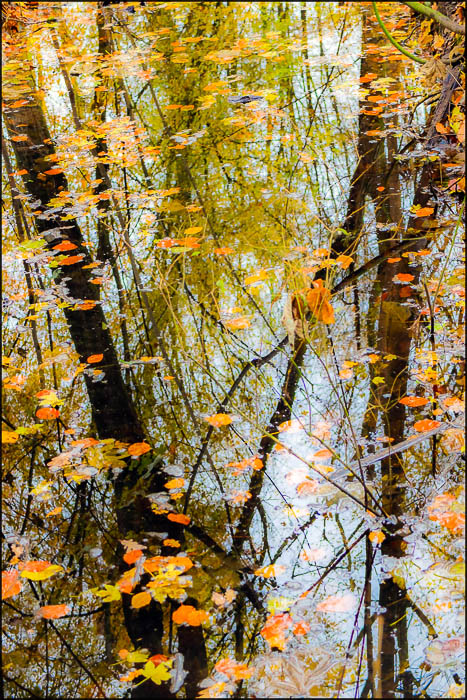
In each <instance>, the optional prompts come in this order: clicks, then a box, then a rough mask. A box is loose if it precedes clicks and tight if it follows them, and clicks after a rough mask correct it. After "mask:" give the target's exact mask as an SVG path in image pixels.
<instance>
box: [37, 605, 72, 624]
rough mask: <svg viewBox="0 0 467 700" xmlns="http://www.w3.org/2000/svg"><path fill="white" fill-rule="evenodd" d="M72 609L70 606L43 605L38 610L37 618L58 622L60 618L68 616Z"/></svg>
mask: <svg viewBox="0 0 467 700" xmlns="http://www.w3.org/2000/svg"><path fill="white" fill-rule="evenodd" d="M70 610H71V608H70V606H69V605H66V604H62V605H43V606H42V607H41V608H39V609H38V610H36V615H37V617H43V618H45V619H46V620H58V618H59V617H63V616H64V615H68V613H69V612H70Z"/></svg>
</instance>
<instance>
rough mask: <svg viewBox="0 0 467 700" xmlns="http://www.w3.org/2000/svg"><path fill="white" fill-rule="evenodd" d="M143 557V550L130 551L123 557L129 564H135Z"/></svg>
mask: <svg viewBox="0 0 467 700" xmlns="http://www.w3.org/2000/svg"><path fill="white" fill-rule="evenodd" d="M142 556H143V551H142V550H141V549H130V551H129V552H127V553H126V554H124V555H123V561H125V562H126V563H127V564H134V563H135V561H138V559H141V557H142Z"/></svg>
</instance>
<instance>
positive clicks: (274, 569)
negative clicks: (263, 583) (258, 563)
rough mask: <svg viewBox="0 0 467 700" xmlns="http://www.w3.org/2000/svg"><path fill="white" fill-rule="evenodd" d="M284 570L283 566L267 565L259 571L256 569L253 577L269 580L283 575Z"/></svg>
mask: <svg viewBox="0 0 467 700" xmlns="http://www.w3.org/2000/svg"><path fill="white" fill-rule="evenodd" d="M285 570H286V567H285V566H280V565H279V564H268V566H263V567H262V568H261V569H256V571H255V572H254V574H255V576H263V577H264V578H270V577H271V576H280V574H283V573H284V571H285Z"/></svg>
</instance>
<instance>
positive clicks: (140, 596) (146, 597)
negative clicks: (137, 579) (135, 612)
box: [131, 591, 151, 608]
mask: <svg viewBox="0 0 467 700" xmlns="http://www.w3.org/2000/svg"><path fill="white" fill-rule="evenodd" d="M150 602H151V594H150V593H148V592H147V591H142V592H141V593H136V595H134V596H133V597H132V599H131V607H132V608H144V606H145V605H149V603H150Z"/></svg>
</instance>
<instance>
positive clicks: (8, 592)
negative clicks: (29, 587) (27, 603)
mask: <svg viewBox="0 0 467 700" xmlns="http://www.w3.org/2000/svg"><path fill="white" fill-rule="evenodd" d="M18 576H19V573H18V570H17V569H11V571H2V600H6V599H7V598H11V597H12V596H14V595H18V593H20V592H21V588H22V585H21V581H19V580H18Z"/></svg>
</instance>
